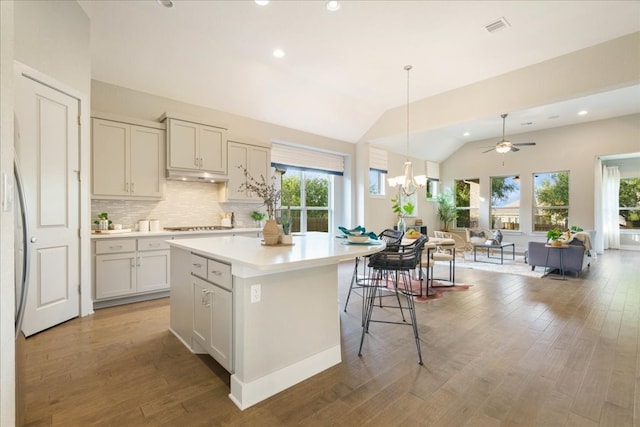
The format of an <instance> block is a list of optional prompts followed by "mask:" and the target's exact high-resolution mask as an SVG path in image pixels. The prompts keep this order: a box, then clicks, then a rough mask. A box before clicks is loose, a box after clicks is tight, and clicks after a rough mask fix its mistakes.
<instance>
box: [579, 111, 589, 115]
mask: <svg viewBox="0 0 640 427" xmlns="http://www.w3.org/2000/svg"><path fill="white" fill-rule="evenodd" d="M587 114H589V112H588V111H587V110H582V111H578V115H579V116H586V115H587Z"/></svg>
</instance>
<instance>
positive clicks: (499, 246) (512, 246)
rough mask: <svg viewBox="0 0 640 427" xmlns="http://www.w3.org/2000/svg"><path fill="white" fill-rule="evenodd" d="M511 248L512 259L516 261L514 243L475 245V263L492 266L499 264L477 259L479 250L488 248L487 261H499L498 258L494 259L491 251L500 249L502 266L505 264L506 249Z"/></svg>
mask: <svg viewBox="0 0 640 427" xmlns="http://www.w3.org/2000/svg"><path fill="white" fill-rule="evenodd" d="M509 246H511V258H512V259H513V260H514V261H515V259H516V245H515V244H514V243H509V242H503V243H500V244H498V245H492V244H489V243H480V244H474V245H473V261H474V262H476V261H477V262H488V263H492V264H497V263H494V262H492V261H483V260H478V259H476V255H477V250H478V248H487V259H498V257H492V256H491V253H490V250H491V249H500V264H504V248H507V247H509Z"/></svg>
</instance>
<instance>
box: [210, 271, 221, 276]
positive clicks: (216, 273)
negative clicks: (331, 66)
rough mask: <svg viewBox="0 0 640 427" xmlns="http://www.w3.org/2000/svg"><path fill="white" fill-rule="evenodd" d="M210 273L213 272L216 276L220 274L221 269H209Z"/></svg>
mask: <svg viewBox="0 0 640 427" xmlns="http://www.w3.org/2000/svg"><path fill="white" fill-rule="evenodd" d="M211 274H215V275H216V276H222V271H220V270H211Z"/></svg>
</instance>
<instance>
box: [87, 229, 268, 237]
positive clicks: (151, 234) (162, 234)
mask: <svg viewBox="0 0 640 427" xmlns="http://www.w3.org/2000/svg"><path fill="white" fill-rule="evenodd" d="M261 231H262V228H231V229H227V230H197V231H166V230H162V231H155V232H147V233H140V232H138V231H130V232H124V233H104V234H102V233H93V231H92V232H91V238H92V239H115V238H126V237H166V238H168V239H170V238H171V237H172V236H180V237H185V236H186V237H189V236H194V235H203V234H206V235H211V237H215V236H216V235H223V236H224V235H229V234H232V233H256V234H257V233H260V232H261Z"/></svg>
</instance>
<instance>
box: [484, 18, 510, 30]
mask: <svg viewBox="0 0 640 427" xmlns="http://www.w3.org/2000/svg"><path fill="white" fill-rule="evenodd" d="M508 26H509V22H508V21H507V20H506V19H505V18H500V19H496V20H495V21H493V22H491V23H489V24H487V25H485V26H484V28H486V30H487V31H489V32H490V33H495V32H496V31H500V30H504V29H505V28H507V27H508Z"/></svg>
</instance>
